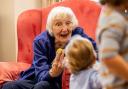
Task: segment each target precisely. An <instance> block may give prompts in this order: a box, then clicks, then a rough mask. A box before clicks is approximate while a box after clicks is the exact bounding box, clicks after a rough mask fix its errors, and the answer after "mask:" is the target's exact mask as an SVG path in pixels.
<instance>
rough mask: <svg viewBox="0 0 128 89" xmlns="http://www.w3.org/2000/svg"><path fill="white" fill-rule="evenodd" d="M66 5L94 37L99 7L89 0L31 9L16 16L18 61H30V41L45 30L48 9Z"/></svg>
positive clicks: (70, 1)
mask: <svg viewBox="0 0 128 89" xmlns="http://www.w3.org/2000/svg"><path fill="white" fill-rule="evenodd" d="M59 5H61V6H68V7H70V8H71V9H72V10H73V11H74V13H75V14H76V16H77V18H78V21H79V25H80V26H81V27H83V28H84V29H85V32H86V33H87V34H88V35H89V36H91V37H92V38H94V39H95V28H96V24H97V21H98V17H99V14H100V10H101V7H100V5H98V4H97V3H95V2H93V1H90V0H65V1H62V2H58V3H56V4H53V5H51V6H49V7H46V8H43V9H41V10H37V9H33V10H28V11H25V12H23V13H21V15H20V16H19V18H18V22H17V33H18V34H17V35H18V56H17V61H18V62H25V63H32V59H33V52H32V42H33V39H34V37H35V36H36V35H38V34H39V33H40V32H42V31H44V30H45V25H46V19H47V15H48V13H49V11H50V10H51V9H52V8H53V7H55V6H59Z"/></svg>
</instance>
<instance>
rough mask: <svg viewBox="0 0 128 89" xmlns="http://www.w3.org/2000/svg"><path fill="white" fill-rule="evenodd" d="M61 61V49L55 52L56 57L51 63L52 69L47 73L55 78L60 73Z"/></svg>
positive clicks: (61, 68)
mask: <svg viewBox="0 0 128 89" xmlns="http://www.w3.org/2000/svg"><path fill="white" fill-rule="evenodd" d="M63 59H64V51H63V50H62V49H59V50H57V54H56V57H55V59H54V60H53V63H52V68H51V69H50V71H49V73H50V75H51V76H52V77H57V76H59V75H60V74H61V73H62V71H63Z"/></svg>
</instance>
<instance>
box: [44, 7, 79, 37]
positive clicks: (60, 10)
mask: <svg viewBox="0 0 128 89" xmlns="http://www.w3.org/2000/svg"><path fill="white" fill-rule="evenodd" d="M62 13H64V14H67V15H70V16H71V19H72V23H73V27H76V26H78V20H77V18H76V16H75V14H74V13H73V11H72V10H71V8H69V7H64V6H58V7H54V8H53V9H52V10H51V11H50V13H49V14H48V18H47V23H46V30H47V31H48V32H49V34H50V35H51V36H53V33H52V21H53V19H54V18H55V16H57V15H59V14H62Z"/></svg>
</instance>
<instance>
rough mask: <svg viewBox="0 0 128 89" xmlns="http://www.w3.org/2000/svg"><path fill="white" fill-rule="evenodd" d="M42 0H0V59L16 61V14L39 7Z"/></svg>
mask: <svg viewBox="0 0 128 89" xmlns="http://www.w3.org/2000/svg"><path fill="white" fill-rule="evenodd" d="M41 1H42V0H0V6H1V8H0V61H16V56H17V37H16V35H17V34H16V33H17V32H16V21H17V17H18V15H19V14H20V13H21V12H22V11H24V10H27V9H32V8H41V4H42V2H41Z"/></svg>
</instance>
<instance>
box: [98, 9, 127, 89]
mask: <svg viewBox="0 0 128 89" xmlns="http://www.w3.org/2000/svg"><path fill="white" fill-rule="evenodd" d="M127 17H128V15H125V16H123V14H121V13H120V12H118V11H115V10H113V9H110V8H109V7H104V8H103V9H102V12H101V15H100V19H99V23H98V27H97V28H98V29H97V33H96V40H97V43H98V47H99V58H100V60H102V59H106V58H111V57H113V56H115V55H117V54H120V55H121V56H122V57H123V58H124V60H126V61H127V62H128V19H126V18H127ZM101 70H102V72H101V73H105V72H106V71H107V68H105V66H104V65H102V69H101ZM101 80H102V83H103V85H104V86H106V85H107V84H110V85H114V84H117V83H119V82H120V83H123V82H125V81H124V80H121V79H118V78H117V77H115V76H114V75H113V74H110V73H108V74H106V75H105V76H102V77H101ZM114 89H128V85H127V88H126V87H125V88H124V87H121V88H114Z"/></svg>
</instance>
